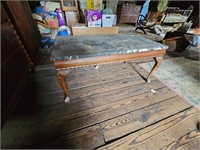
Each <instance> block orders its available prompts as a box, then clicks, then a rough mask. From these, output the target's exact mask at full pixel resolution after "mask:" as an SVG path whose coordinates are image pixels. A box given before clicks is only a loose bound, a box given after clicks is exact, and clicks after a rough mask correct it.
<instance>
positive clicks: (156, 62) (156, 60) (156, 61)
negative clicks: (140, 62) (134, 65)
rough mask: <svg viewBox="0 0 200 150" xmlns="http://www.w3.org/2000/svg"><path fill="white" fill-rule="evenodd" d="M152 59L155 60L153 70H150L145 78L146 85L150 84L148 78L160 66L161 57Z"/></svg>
mask: <svg viewBox="0 0 200 150" xmlns="http://www.w3.org/2000/svg"><path fill="white" fill-rule="evenodd" d="M153 59H154V60H155V64H154V66H153V68H152V69H151V71H150V73H149V75H148V76H147V78H146V81H147V83H149V82H151V80H150V79H149V78H150V76H151V75H152V73H153V72H154V71H155V70H156V69H157V68H158V66H159V65H160V63H161V62H162V60H163V57H154V58H153Z"/></svg>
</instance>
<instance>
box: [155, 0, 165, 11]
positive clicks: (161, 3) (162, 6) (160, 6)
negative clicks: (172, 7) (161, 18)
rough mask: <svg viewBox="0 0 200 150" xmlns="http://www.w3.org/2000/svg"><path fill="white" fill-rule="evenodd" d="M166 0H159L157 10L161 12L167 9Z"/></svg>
mask: <svg viewBox="0 0 200 150" xmlns="http://www.w3.org/2000/svg"><path fill="white" fill-rule="evenodd" d="M167 6H168V0H160V1H159V3H158V6H157V9H158V11H159V12H163V11H165V10H166V9H167Z"/></svg>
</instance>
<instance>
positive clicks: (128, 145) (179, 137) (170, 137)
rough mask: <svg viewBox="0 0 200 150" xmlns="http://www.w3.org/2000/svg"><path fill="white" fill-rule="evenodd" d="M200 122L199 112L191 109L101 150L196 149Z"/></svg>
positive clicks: (199, 134)
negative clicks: (197, 126)
mask: <svg viewBox="0 0 200 150" xmlns="http://www.w3.org/2000/svg"><path fill="white" fill-rule="evenodd" d="M199 120H200V114H199V111H198V110H196V109H194V108H190V109H187V110H185V111H183V112H179V113H177V114H175V115H174V116H171V117H169V118H167V119H164V120H162V121H160V122H159V123H156V124H153V125H150V126H148V127H146V128H143V129H142V130H139V131H137V132H134V133H132V134H130V135H128V136H126V137H123V138H121V139H119V140H117V141H115V142H112V143H110V144H108V145H106V146H103V147H101V148H99V149H110V150H112V149H119V150H121V149H141V150H152V149H163V150H166V149H170V150H177V149H178V148H180V149H182V148H181V147H189V145H191V143H193V144H194V143H196V144H195V145H194V147H193V148H195V147H197V145H198V144H200V143H198V142H199V136H200V132H198V131H197V129H196V124H197V123H198V122H199ZM191 147H192V146H191ZM196 150H197V149H196Z"/></svg>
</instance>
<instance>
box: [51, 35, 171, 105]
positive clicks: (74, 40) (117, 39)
mask: <svg viewBox="0 0 200 150" xmlns="http://www.w3.org/2000/svg"><path fill="white" fill-rule="evenodd" d="M167 48H168V46H165V45H163V44H160V43H157V42H154V41H151V40H149V39H146V38H143V37H142V36H139V35H137V34H117V35H87V36H85V35H84V36H67V37H57V38H56V41H55V44H54V47H53V49H52V53H51V55H52V60H53V61H54V65H55V69H56V77H57V80H58V83H59V84H60V86H61V87H62V89H63V90H64V92H65V95H66V98H65V102H69V92H68V90H67V86H66V84H65V82H64V77H66V76H67V74H68V73H69V71H70V69H71V68H78V67H85V66H97V65H100V64H106V63H115V62H120V61H129V60H134V59H140V58H154V60H155V65H154V67H153V68H152V70H151V71H150V73H149V74H148V76H147V78H146V81H147V82H149V81H150V80H149V77H150V75H151V74H152V73H153V71H154V70H155V69H156V68H157V67H158V66H159V64H160V63H161V62H162V59H163V55H164V54H165V51H166V49H167Z"/></svg>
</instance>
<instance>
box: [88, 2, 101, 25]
mask: <svg viewBox="0 0 200 150" xmlns="http://www.w3.org/2000/svg"><path fill="white" fill-rule="evenodd" d="M85 14H86V20H87V22H86V24H87V26H88V27H101V23H102V0H86V12H85Z"/></svg>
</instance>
